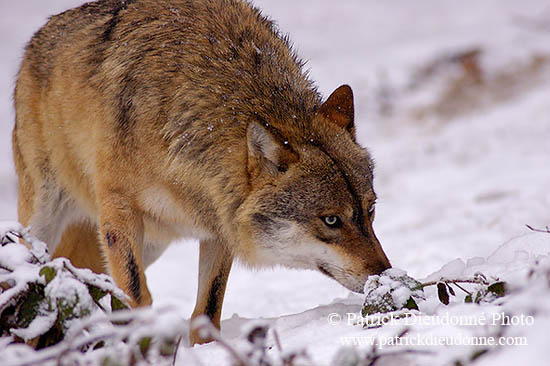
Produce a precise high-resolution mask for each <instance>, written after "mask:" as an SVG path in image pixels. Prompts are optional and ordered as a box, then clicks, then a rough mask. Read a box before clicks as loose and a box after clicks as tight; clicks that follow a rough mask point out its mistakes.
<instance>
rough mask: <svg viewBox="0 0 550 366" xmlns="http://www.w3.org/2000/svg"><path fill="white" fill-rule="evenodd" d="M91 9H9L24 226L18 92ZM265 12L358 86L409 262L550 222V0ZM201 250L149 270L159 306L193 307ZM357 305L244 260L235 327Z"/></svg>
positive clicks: (387, 239) (399, 260)
mask: <svg viewBox="0 0 550 366" xmlns="http://www.w3.org/2000/svg"><path fill="white" fill-rule="evenodd" d="M81 3H82V1H76V0H56V1H53V0H50V1H46V0H24V1H17V2H13V1H9V0H0V53H1V54H2V57H1V58H0V220H16V218H17V214H16V196H17V192H16V177H15V173H14V169H13V163H12V158H11V130H12V128H13V123H14V112H13V106H12V93H13V87H14V82H15V75H16V73H17V69H18V65H19V63H20V61H21V58H22V55H23V48H24V46H25V43H26V42H27V41H28V40H29V39H30V37H31V36H32V34H33V33H34V32H35V31H36V30H38V28H39V27H40V26H41V25H43V24H44V23H45V21H46V20H47V17H48V16H50V15H53V14H56V13H58V12H61V11H63V10H66V9H68V8H70V7H74V6H77V5H79V4H81ZM253 4H255V5H256V6H258V7H259V8H261V9H262V11H263V13H264V14H266V15H268V16H270V17H271V18H273V19H274V20H275V21H276V22H277V24H278V25H279V27H280V29H281V31H282V32H283V33H289V34H290V36H291V39H292V40H293V42H294V45H295V48H296V50H297V52H298V54H299V55H301V56H302V57H303V58H304V59H306V60H308V63H307V66H306V67H307V68H309V70H310V74H311V77H312V79H313V80H315V81H316V83H317V85H318V87H319V90H320V91H321V92H322V94H323V95H324V96H325V97H326V96H328V95H329V94H330V92H331V91H332V90H334V89H335V88H336V87H338V86H339V85H341V84H344V83H347V84H350V85H351V86H352V88H353V90H354V92H355V105H356V118H357V120H356V125H357V128H358V139H359V142H360V143H361V144H362V145H363V146H366V147H368V148H369V150H370V151H371V153H372V155H373V157H374V159H375V161H376V175H375V190H376V191H377V193H378V195H379V201H378V206H377V217H376V221H375V230H376V232H377V235H378V237H379V239H380V241H381V243H382V245H383V247H384V248H385V250H386V253H387V254H388V256H389V258H390V260H391V261H392V263H393V265H394V266H397V267H401V268H403V269H405V270H407V271H409V273H410V274H411V275H413V276H415V277H423V276H427V275H428V274H430V273H431V272H433V271H435V270H437V269H438V268H440V267H441V265H443V264H444V263H447V262H449V261H452V260H454V259H455V258H462V259H461V260H462V261H467V260H468V259H469V258H473V257H487V256H489V255H490V254H491V253H492V252H493V251H494V250H495V249H496V248H497V247H498V246H499V245H501V244H503V243H505V242H506V241H508V240H510V239H512V238H514V237H517V236H521V235H524V234H525V233H526V232H527V231H528V229H526V227H525V224H530V225H532V226H534V227H544V226H545V225H550V189H549V187H550V83H549V82H550V4H549V3H548V1H545V0H539V1H535V0H528V1H521V2H520V1H516V0H507V1H504V0H486V1H483V2H480V1H476V0H463V1H460V2H450V1H439V0H424V1H414V2H411V1H383V2H382V1H374V0H372V1H364V0H346V1H321V0H279V1H268V0H256V1H253ZM196 244H197V243H195V242H186V243H183V244H182V245H175V246H172V247H171V248H170V249H169V250H168V251H167V253H166V254H165V255H164V256H163V257H161V259H160V260H159V261H158V262H157V263H155V264H154V265H153V266H152V267H151V268H150V269H149V270H148V272H147V274H148V281H149V285H150V287H151V290H152V293H153V298H154V299H155V303H156V304H159V303H163V302H177V303H178V304H180V305H181V306H182V309H184V311H188V313H191V311H192V307H193V304H194V298H195V291H196V271H197V261H198V251H197V245H196ZM173 279H177V280H176V281H174V280H173ZM243 292H246V293H251V294H255V296H257V297H258V298H262V299H263V300H262V301H254V300H253V299H250V297H247V296H244V297H243V296H242V294H243ZM348 296H353V295H349V291H347V290H345V289H343V288H342V287H341V286H340V285H338V284H337V283H335V282H333V281H331V280H330V279H327V278H325V277H323V276H322V275H320V274H317V273H314V272H305V271H290V270H285V269H274V270H267V271H258V272H251V271H249V270H248V269H245V268H242V267H239V266H237V267H236V268H235V269H234V270H233V272H232V273H231V276H230V280H229V285H228V290H227V297H226V301H225V305H224V312H223V318H227V317H229V316H231V314H233V313H234V312H238V313H239V314H240V315H241V316H244V317H258V316H267V317H269V316H280V315H282V314H291V313H295V312H299V311H303V310H304V309H308V308H310V307H314V306H317V305H319V304H323V303H327V302H330V301H331V300H332V299H335V298H338V297H348Z"/></svg>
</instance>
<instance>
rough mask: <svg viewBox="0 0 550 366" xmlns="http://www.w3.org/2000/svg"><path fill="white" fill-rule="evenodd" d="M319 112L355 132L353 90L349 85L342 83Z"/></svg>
mask: <svg viewBox="0 0 550 366" xmlns="http://www.w3.org/2000/svg"><path fill="white" fill-rule="evenodd" d="M319 113H320V114H321V115H323V116H324V117H325V118H327V119H328V120H329V121H331V122H333V123H335V124H337V125H338V126H340V127H343V128H345V129H346V130H348V131H349V132H350V133H351V134H352V135H353V134H354V127H355V126H354V124H353V113H354V112H353V91H352V90H351V87H350V86H349V85H342V86H340V87H339V88H338V89H336V90H335V91H333V92H332V94H331V95H330V97H328V99H327V100H326V101H325V103H323V105H322V106H321V108H320V109H319Z"/></svg>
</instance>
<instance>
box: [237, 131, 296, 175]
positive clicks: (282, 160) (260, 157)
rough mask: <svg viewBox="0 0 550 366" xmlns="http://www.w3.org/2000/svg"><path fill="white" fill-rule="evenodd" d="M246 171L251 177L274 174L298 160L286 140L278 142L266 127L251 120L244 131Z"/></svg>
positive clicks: (283, 170) (284, 169)
mask: <svg viewBox="0 0 550 366" xmlns="http://www.w3.org/2000/svg"><path fill="white" fill-rule="evenodd" d="M246 140H247V144H248V171H249V172H250V175H251V176H252V177H255V176H258V175H260V174H262V173H264V174H269V175H271V176H276V175H278V174H280V173H282V172H285V171H286V170H287V169H288V166H289V165H290V164H292V163H293V162H296V161H297V160H298V158H297V156H296V154H295V153H294V152H293V151H292V148H291V147H290V146H289V145H288V142H280V141H279V139H278V138H277V137H275V136H274V135H273V134H272V133H271V132H270V131H268V130H267V128H266V127H264V126H262V125H261V124H260V123H258V122H257V121H256V120H251V121H250V123H249V124H248V128H247V131H246Z"/></svg>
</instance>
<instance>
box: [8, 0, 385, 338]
mask: <svg viewBox="0 0 550 366" xmlns="http://www.w3.org/2000/svg"><path fill="white" fill-rule="evenodd" d="M14 100H15V110H16V121H15V127H14V130H13V152H14V160H15V167H16V170H17V174H18V178H19V179H18V189H19V200H18V215H19V220H20V221H21V223H23V224H24V225H29V226H30V227H31V233H33V234H34V235H35V236H36V237H38V238H39V239H41V240H43V241H45V242H47V243H48V244H49V250H50V251H51V252H52V253H54V256H67V257H68V258H70V259H71V260H72V261H73V263H75V264H76V265H78V266H82V267H88V268H91V269H93V270H95V271H97V272H106V273H109V274H110V275H112V276H113V278H114V280H115V282H116V283H117V285H118V286H120V287H121V288H122V289H123V290H124V291H125V292H126V294H127V295H128V296H129V302H130V304H131V305H132V306H134V307H135V306H145V305H149V304H151V295H150V293H149V290H148V288H147V284H146V278H145V275H144V270H145V269H146V268H147V267H148V266H149V265H150V264H151V263H152V262H154V261H155V260H156V259H157V258H158V257H159V256H160V255H161V253H162V252H163V251H164V250H165V249H166V247H167V246H168V245H169V244H170V243H171V242H173V241H174V240H176V239H179V238H187V237H191V238H196V239H198V240H199V241H200V254H199V274H198V281H199V284H198V294H197V302H196V306H195V309H194V311H193V314H192V318H193V319H194V318H196V317H197V316H199V315H203V314H205V315H207V316H208V317H209V318H210V319H211V320H212V322H213V323H214V325H215V326H216V327H218V328H219V327H220V315H221V309H222V302H223V297H224V293H225V287H226V283H227V278H228V275H229V272H230V269H231V265H232V263H233V260H234V259H239V260H241V261H242V262H243V263H245V264H246V265H248V266H250V267H266V266H267V267H270V266H276V265H283V266H287V267H291V268H303V269H312V270H317V271H320V272H321V273H323V274H325V275H327V276H329V277H331V278H333V279H335V280H336V281H338V282H339V283H341V284H342V285H343V286H345V287H347V288H348V289H350V290H352V291H356V292H361V291H362V289H363V284H364V282H365V279H366V277H367V276H368V275H370V274H378V273H380V272H382V271H384V270H385V269H387V268H389V267H391V265H390V262H389V260H388V258H387V257H386V255H385V253H384V251H383V250H382V247H381V245H380V243H379V241H378V239H377V238H376V235H375V233H374V231H373V226H372V224H373V220H374V215H375V201H376V194H375V192H374V189H373V162H372V159H371V157H370V155H369V153H368V151H367V150H366V149H364V148H363V147H361V146H360V145H359V144H358V143H357V141H356V136H355V127H354V126H355V125H354V102H353V92H352V89H351V88H350V87H349V86H348V85H342V86H341V87H339V88H337V89H336V90H335V91H334V92H333V93H332V94H331V95H330V96H329V97H328V98H327V99H326V100H324V101H323V100H322V97H321V95H320V94H319V93H318V91H317V89H316V87H315V85H314V84H313V82H312V81H311V80H310V78H309V77H308V75H307V72H305V71H304V62H303V61H302V60H301V59H300V58H299V57H298V56H297V55H296V54H295V52H294V51H293V49H292V47H291V44H290V41H289V39H288V37H286V36H283V35H282V34H281V33H280V31H279V30H278V28H277V27H276V26H275V25H274V23H273V22H272V21H271V20H269V19H268V18H266V17H265V16H263V15H262V14H261V12H260V11H259V10H258V9H256V8H255V7H253V6H252V5H251V4H249V3H248V2H246V1H244V0H156V1H152V0H126V1H121V0H99V1H95V2H89V3H86V4H83V5H82V6H80V7H77V8H74V9H71V10H68V11H66V12H64V13H61V14H59V15H56V16H53V17H51V18H50V19H49V21H48V22H47V24H46V25H45V26H43V27H42V28H41V29H40V30H39V31H37V32H36V34H35V35H34V36H33V37H32V39H31V40H30V42H29V43H28V45H27V46H26V49H25V54H24V58H23V60H22V63H21V67H20V70H19V72H18V75H17V82H16V88H15V94H14ZM205 341H208V339H202V338H200V337H199V334H198V333H197V332H193V331H192V332H191V334H190V342H191V344H195V343H201V342H205Z"/></svg>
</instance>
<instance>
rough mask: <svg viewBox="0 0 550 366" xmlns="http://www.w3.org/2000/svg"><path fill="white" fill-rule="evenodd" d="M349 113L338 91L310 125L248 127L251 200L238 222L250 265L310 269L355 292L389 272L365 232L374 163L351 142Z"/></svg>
mask: <svg viewBox="0 0 550 366" xmlns="http://www.w3.org/2000/svg"><path fill="white" fill-rule="evenodd" d="M353 113H354V112H353V94H352V91H351V88H350V87H349V86H347V85H344V86H341V87H340V88H338V89H336V91H334V92H333V93H332V95H331V96H330V97H329V98H328V99H327V101H326V102H325V103H324V104H323V105H322V106H321V107H320V108H319V109H318V110H317V111H316V112H315V114H314V116H313V117H312V120H311V121H310V123H309V124H308V125H307V126H309V127H305V128H304V126H294V127H290V128H288V127H287V128H285V129H284V131H282V130H279V129H275V128H273V127H272V126H271V125H270V124H269V123H266V122H260V121H252V122H250V123H249V125H248V130H247V142H248V172H249V177H250V187H251V188H250V189H251V194H250V196H249V198H248V199H247V200H246V201H245V202H244V204H243V206H242V207H241V210H240V211H239V214H238V217H237V221H238V225H239V227H240V228H241V231H242V232H243V235H240V237H241V238H246V239H244V241H246V242H247V243H246V245H247V248H246V252H247V254H248V255H247V256H246V257H248V259H250V260H249V262H250V263H251V264H253V265H278V264H280V265H285V266H288V267H293V268H309V269H315V270H318V271H320V272H322V273H324V274H325V275H327V276H329V277H332V278H334V279H335V280H336V281H338V282H340V283H341V284H342V285H344V286H345V287H347V288H348V289H350V290H352V291H356V292H362V289H363V285H364V282H365V279H366V277H367V276H368V275H370V274H377V273H380V272H382V271H383V270H385V269H387V268H390V267H391V265H390V262H389V261H388V259H387V257H386V255H385V254H384V252H383V250H382V247H381V246H380V243H379V242H378V239H377V238H376V235H375V234H374V231H373V228H372V223H373V220H374V214H375V201H376V195H375V193H374V190H373V186H372V182H373V164H372V160H371V158H370V156H369V154H368V152H367V151H366V150H365V149H363V148H362V147H360V146H359V145H358V144H357V143H356V142H355V137H354V124H353ZM245 261H246V258H245Z"/></svg>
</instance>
